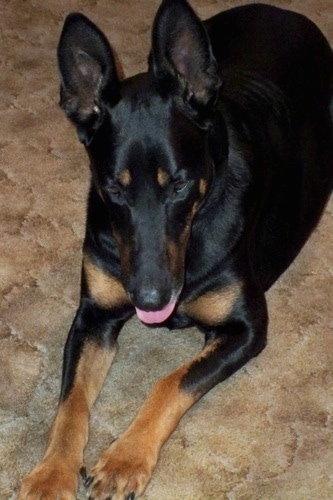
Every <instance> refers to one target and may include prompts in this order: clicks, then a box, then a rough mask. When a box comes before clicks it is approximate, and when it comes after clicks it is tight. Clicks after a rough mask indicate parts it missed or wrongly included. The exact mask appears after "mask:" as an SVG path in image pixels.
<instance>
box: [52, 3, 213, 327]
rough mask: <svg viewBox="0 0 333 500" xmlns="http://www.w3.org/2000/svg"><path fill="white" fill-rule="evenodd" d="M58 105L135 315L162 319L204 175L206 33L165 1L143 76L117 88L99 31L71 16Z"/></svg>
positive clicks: (207, 165) (185, 9) (176, 289)
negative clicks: (86, 167)
mask: <svg viewBox="0 0 333 500" xmlns="http://www.w3.org/2000/svg"><path fill="white" fill-rule="evenodd" d="M58 61H59V68H60V73H61V107H62V108H63V110H64V111H65V113H66V114H67V116H68V117H69V118H70V119H71V120H72V122H74V124H75V125H76V127H77V130H78V134H79V137H80V140H81V141H82V142H83V143H84V145H85V147H86V149H87V152H88V155H89V158H90V163H91V170H92V177H93V185H94V188H95V189H96V191H97V192H98V193H99V195H100V197H101V198H102V200H103V203H104V204H105V209H106V210H107V211H108V213H109V219H110V232H111V233H112V235H113V237H114V238H115V240H116V242H117V246H118V249H119V253H120V261H121V270H122V276H123V282H124V285H125V288H126V290H127V293H128V295H129V297H130V299H131V301H132V303H133V305H134V306H135V307H136V310H137V313H138V315H139V317H140V318H141V319H142V320H143V321H145V322H148V323H159V322H162V321H164V320H165V319H166V318H167V317H168V316H169V315H170V314H171V312H172V311H173V309H174V307H175V304H176V302H177V298H178V296H179V294H180V292H181V289H182V286H183V282H184V273H185V255H186V248H187V244H188V240H189V238H190V234H191V226H192V221H193V218H194V217H195V214H196V212H197V211H198V209H199V207H200V205H201V203H202V201H203V199H204V198H205V196H206V193H207V190H208V186H209V183H210V180H211V177H212V165H211V160H210V158H209V155H208V130H209V127H210V117H211V113H212V111H213V108H214V104H215V102H216V100H217V95H218V90H219V87H220V80H219V77H218V75H217V67H216V62H215V59H214V57H213V55H212V50H211V46H210V42H209V39H208V36H207V33H206V31H205V29H204V27H203V25H202V24H201V22H200V21H199V19H198V18H197V16H196V15H195V14H194V12H193V10H192V9H191V8H190V6H189V5H188V4H187V3H186V2H185V1H183V0H164V1H163V2H162V5H161V7H160V9H159V11H158V13H157V15H156V19H155V21H154V25H153V30H152V49H151V54H150V58H149V71H148V72H147V73H143V74H140V75H137V76H134V77H132V78H128V79H125V80H123V81H121V80H120V78H119V76H118V72H117V69H116V64H115V58H114V55H113V52H112V50H111V48H110V45H109V43H108V41H107V39H106V38H105V36H104V35H103V33H102V32H101V31H100V30H99V29H98V28H97V27H96V26H95V25H94V24H93V23H92V22H91V21H89V20H88V19H87V18H86V17H84V16H82V15H81V14H70V15H69V16H68V17H67V19H66V21H65V25H64V28H63V32H62V35H61V39H60V42H59V47H58Z"/></svg>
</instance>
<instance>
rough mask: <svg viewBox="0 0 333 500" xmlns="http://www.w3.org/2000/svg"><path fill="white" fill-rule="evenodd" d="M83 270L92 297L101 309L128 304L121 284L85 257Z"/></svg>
mask: <svg viewBox="0 0 333 500" xmlns="http://www.w3.org/2000/svg"><path fill="white" fill-rule="evenodd" d="M83 270H84V273H85V277H86V279H87V284H88V290H89V293H90V296H91V297H92V298H93V299H94V301H95V302H96V304H97V305H98V306H99V307H102V308H105V309H108V308H113V307H117V306H121V305H124V304H126V303H127V302H128V301H129V300H128V297H127V294H126V291H125V289H124V287H123V285H122V284H121V282H120V281H119V280H118V279H117V278H115V277H114V276H111V275H110V274H107V273H106V272H105V271H103V270H102V269H101V268H100V267H98V266H96V264H93V263H92V262H91V260H90V258H89V256H88V255H86V254H85V255H84V256H83Z"/></svg>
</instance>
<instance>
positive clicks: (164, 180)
mask: <svg viewBox="0 0 333 500" xmlns="http://www.w3.org/2000/svg"><path fill="white" fill-rule="evenodd" d="M169 181H170V175H169V174H168V173H167V172H165V170H162V169H161V168H159V169H158V170H157V182H158V183H159V185H160V186H161V187H165V186H166V185H167V184H168V182H169Z"/></svg>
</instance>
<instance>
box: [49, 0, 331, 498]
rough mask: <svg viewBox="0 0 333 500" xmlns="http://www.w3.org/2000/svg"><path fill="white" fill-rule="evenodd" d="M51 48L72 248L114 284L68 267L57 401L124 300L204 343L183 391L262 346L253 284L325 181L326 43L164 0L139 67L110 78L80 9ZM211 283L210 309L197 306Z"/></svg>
mask: <svg viewBox="0 0 333 500" xmlns="http://www.w3.org/2000/svg"><path fill="white" fill-rule="evenodd" d="M58 56H59V67H60V71H61V75H62V84H61V105H62V107H63V109H64V110H65V112H66V114H67V115H68V116H69V118H70V119H71V120H72V121H73V122H74V123H75V125H76V126H77V129H78V133H79V137H80V140H81V141H82V142H83V143H84V144H85V147H86V149H87V152H88V155H89V158H90V165H91V172H92V184H91V190H90V195H89V202H88V215H87V230H86V237H85V242H84V254H85V256H86V258H87V259H88V261H89V263H90V265H91V264H92V265H94V266H95V267H96V268H97V269H99V270H100V271H101V273H103V274H105V276H108V277H113V278H114V279H115V280H116V282H117V283H118V284H119V283H121V286H123V289H124V291H126V293H125V294H124V296H122V297H121V300H115V301H114V302H113V303H112V301H111V302H110V307H105V306H103V307H101V305H100V304H99V303H98V301H97V300H96V297H95V296H94V294H93V293H92V292H91V290H90V288H89V283H88V279H87V276H86V273H85V269H83V276H82V299H81V305H80V308H79V310H78V313H77V315H76V318H75V321H74V323H73V326H72V329H71V332H70V334H69V337H68V341H67V345H66V350H65V359H64V374H63V388H62V395H61V401H65V400H66V398H67V397H68V394H69V393H70V391H71V389H72V387H73V384H74V380H75V373H76V369H77V365H78V363H79V362H80V358H81V356H82V352H83V348H84V345H85V343H86V342H87V340H89V341H90V342H91V341H97V342H98V343H99V344H100V345H102V346H105V347H108V346H110V345H111V346H112V345H113V344H114V343H115V341H116V339H117V336H118V333H119V331H120V329H121V327H122V325H123V323H124V322H125V321H126V320H127V319H128V318H129V317H130V316H131V315H133V314H134V312H135V308H137V311H141V314H142V317H143V318H145V317H147V318H148V317H150V316H149V314H151V313H153V312H155V313H157V314H159V313H160V311H163V310H164V309H165V307H168V306H169V305H170V304H172V307H171V306H170V311H171V309H172V308H173V307H174V309H173V311H172V313H171V312H170V315H169V317H168V318H165V321H164V320H163V324H165V325H166V326H168V327H170V328H180V327H187V326H190V325H197V326H198V327H199V328H200V329H201V330H202V331H203V332H204V334H205V339H206V344H210V343H213V342H216V345H217V347H216V348H215V349H212V352H211V353H210V355H209V356H205V357H204V358H199V359H197V360H196V361H195V362H194V363H193V365H192V366H191V368H190V369H189V370H188V371H187V373H186V374H185V375H184V376H183V377H182V379H181V381H180V390H181V391H185V392H186V393H190V394H193V395H195V398H196V399H198V398H199V397H200V396H201V395H203V394H204V393H205V392H206V391H207V390H209V389H210V388H211V387H212V386H213V385H215V384H216V383H218V382H220V381H221V380H223V379H225V378H226V377H228V376H229V375H230V374H232V373H233V372H235V370H237V369H238V368H240V367H241V366H242V365H243V364H244V363H245V362H246V361H248V360H249V359H250V358H251V357H252V356H254V355H256V354H258V353H259V352H260V351H261V349H262V348H263V347H264V345H265V341H266V329H267V312H266V302H265V297H264V292H265V291H266V290H267V289H268V288H269V287H270V286H271V285H272V284H273V283H274V282H275V280H276V279H277V278H278V277H279V276H280V274H281V273H282V272H283V271H284V270H285V269H286V268H287V267H288V266H289V264H290V263H291V262H292V260H293V259H294V258H295V257H296V255H297V253H298V252H299V251H300V249H301V247H302V246H303V244H304V242H305V241H306V239H307V238H308V236H309V235H310V233H311V231H312V230H313V228H314V227H315V225H316V224H317V222H318V220H319V217H320V215H321V213H322V211H323V208H324V206H325V203H326V202H327V199H328V197H329V195H330V193H331V190H332V182H333V141H332V120H331V114H330V106H331V98H332V82H333V80H332V75H333V57H332V51H331V49H330V47H329V45H328V43H327V41H326V40H325V38H324V36H323V35H322V34H321V33H320V31H319V30H318V28H317V27H316V26H315V25H314V24H313V23H312V22H310V21H309V20H308V19H306V18H305V17H303V16H302V15H299V14H296V13H292V12H288V11H284V10H280V9H277V8H274V7H269V6H265V5H259V4H256V5H248V6H244V7H240V8H235V9H232V10H230V11H227V12H224V13H221V14H219V15H217V16H215V17H213V18H211V19H209V20H208V21H206V22H205V23H203V24H201V23H200V21H199V20H198V18H197V17H196V16H195V14H194V12H193V11H192V9H191V8H190V7H189V5H188V4H187V3H186V2H184V1H182V0H169V1H168V0H165V1H164V2H162V6H161V8H160V10H159V12H158V14H157V17H156V19H155V22H154V26H153V33H152V51H151V54H150V58H149V71H148V72H147V73H143V74H140V75H136V76H134V77H132V78H129V79H126V80H124V81H120V79H119V78H118V76H117V75H118V74H117V70H116V64H115V59H114V56H113V53H112V50H111V48H110V46H109V44H108V42H107V40H106V38H105V37H104V35H103V34H102V33H101V32H100V31H99V30H98V28H96V27H95V26H94V25H93V24H92V23H91V22H90V21H89V20H88V19H86V18H85V17H84V16H82V15H80V14H72V15H70V16H69V17H68V18H67V20H66V23H65V26H64V30H63V33H62V37H61V40H60V44H59V50H58ZM230 287H235V289H237V292H235V294H234V296H233V297H234V299H233V301H232V302H231V303H230V307H227V311H226V312H225V313H223V314H222V313H221V314H219V311H218V309H219V302H218V300H221V308H222V309H223V308H224V307H225V300H226V299H225V296H224V291H225V290H229V289H230ZM212 294H213V296H214V297H215V299H216V300H217V302H216V308H217V311H214V309H212V310H210V311H209V312H208V313H207V314H206V313H203V311H202V310H199V309H200V304H201V302H200V298H202V297H204V298H205V300H206V298H207V297H208V298H209V297H211V296H212ZM219 297H221V298H220V299H219ZM215 299H214V300H215ZM175 302H177V304H176V305H175V304H174V303H175ZM188 304H190V305H191V304H192V307H189V306H188ZM198 304H199V305H198ZM205 304H206V302H204V305H205ZM103 498H104V497H103Z"/></svg>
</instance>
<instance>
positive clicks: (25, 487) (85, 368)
mask: <svg viewBox="0 0 333 500" xmlns="http://www.w3.org/2000/svg"><path fill="white" fill-rule="evenodd" d="M120 327H121V323H120V322H119V321H115V320H114V319H112V317H111V313H110V312H109V311H107V310H103V309H99V308H97V307H96V306H93V305H92V303H91V302H89V301H87V302H86V303H83V304H82V305H81V307H80V309H79V310H78V312H77V315H76V318H75V320H74V322H73V325H72V328H71V330H70V333H69V336H68V340H67V343H66V347H65V353H64V368H63V381H62V391H61V397H60V402H59V406H58V411H57V414H56V417H55V420H54V422H53V425H52V428H51V432H50V437H49V441H48V445H47V449H46V452H45V455H44V457H43V459H42V461H41V462H40V463H39V464H38V465H37V466H36V467H35V469H33V471H32V472H31V473H30V474H29V475H28V476H27V477H26V478H25V479H24V481H23V483H22V487H21V491H20V494H19V500H28V499H29V500H37V499H39V500H41V499H45V500H46V499H47V500H73V499H75V498H76V492H77V489H78V479H79V471H80V469H81V467H82V465H83V450H84V447H85V445H86V443H87V439H88V424H89V412H90V409H91V407H92V405H93V403H94V401H95V399H96V397H97V395H98V393H99V391H100V389H101V386H102V384H103V381H104V379H105V376H106V374H107V372H108V370H109V367H110V365H111V363H112V360H113V358H114V356H115V353H116V338H117V334H118V332H119V329H120Z"/></svg>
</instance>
